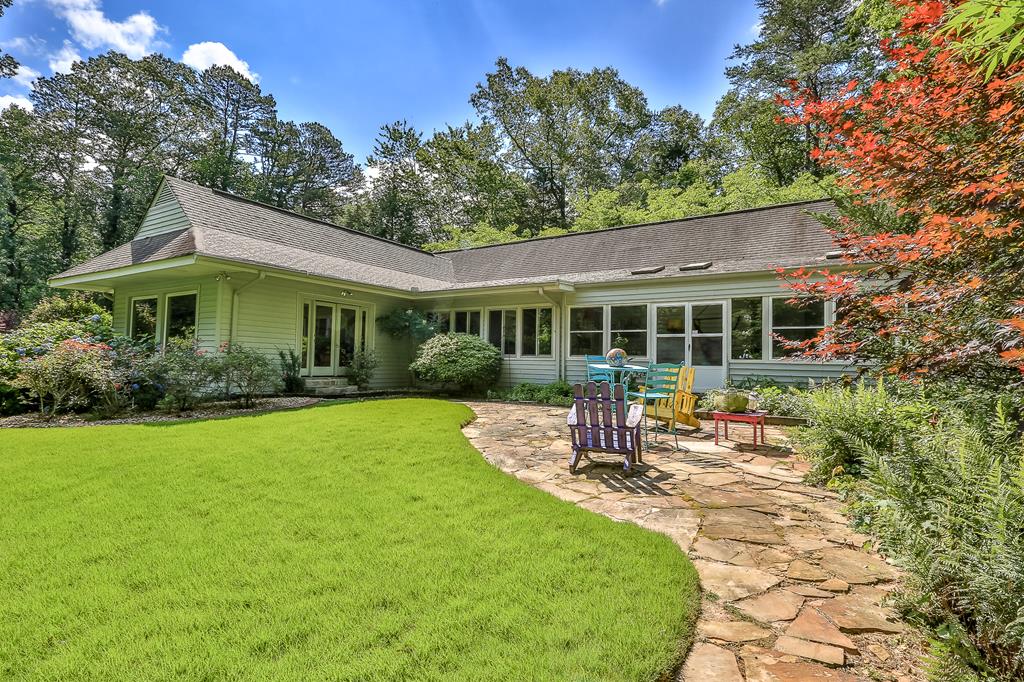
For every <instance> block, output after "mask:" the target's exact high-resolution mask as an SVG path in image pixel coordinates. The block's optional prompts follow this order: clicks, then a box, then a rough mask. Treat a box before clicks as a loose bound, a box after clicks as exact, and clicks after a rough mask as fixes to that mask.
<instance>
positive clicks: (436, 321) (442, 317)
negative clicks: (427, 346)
mask: <svg viewBox="0 0 1024 682" xmlns="http://www.w3.org/2000/svg"><path fill="white" fill-rule="evenodd" d="M427 324H429V325H430V327H431V329H433V330H434V333H435V334H447V333H448V332H449V331H451V313H449V312H448V311H447V310H445V311H440V312H439V311H432V312H429V313H427Z"/></svg>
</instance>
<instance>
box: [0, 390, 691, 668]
mask: <svg viewBox="0 0 1024 682" xmlns="http://www.w3.org/2000/svg"><path fill="white" fill-rule="evenodd" d="M471 416H472V413H471V412H470V410H469V409H468V408H467V407H465V406H463V405H458V404H453V403H446V402H441V401H431V400H392V401H377V402H367V403H350V404H340V405H331V406H327V407H317V408H311V409H305V410H299V411H294V412H279V413H275V414H268V415H263V416H255V417H244V418H234V419H222V420H213V421H205V422H189V423H178V424H163V425H132V426H97V427H85V428H75V429H38V430H29V429H26V430H4V431H0V678H2V679H97V680H99V679H102V680H110V679H131V680H140V679H159V678H169V677H176V678H186V679H275V680H276V679H302V680H307V679H333V680H392V679H402V680H419V679H437V680H440V679H445V680H448V679H465V680H468V679H473V680H477V679H494V680H512V679H543V680H552V679H572V680H597V679H601V680H612V679H622V680H638V679H656V678H658V677H659V675H661V674H663V673H664V672H665V671H666V670H667V669H669V668H671V667H672V666H673V665H674V664H675V663H676V662H677V661H678V660H679V657H680V654H681V649H684V648H685V647H686V646H688V644H689V641H690V637H691V633H692V628H693V623H694V619H695V615H696V611H697V608H698V595H697V591H698V588H697V577H696V574H695V572H694V570H693V567H692V566H691V564H690V563H689V561H688V560H687V559H686V557H685V556H684V555H683V554H682V553H681V552H680V551H679V550H678V549H677V548H676V546H675V545H674V544H673V543H672V542H671V541H669V540H668V539H667V538H665V537H663V536H660V535H656V534H654V533H649V532H647V531H644V530H641V529H640V528H637V527H636V526H633V525H631V524H622V523H615V522H613V521H611V520H609V519H607V518H604V517H602V516H598V515H596V514H591V513H589V512H586V511H583V510H582V509H579V508H577V507H575V506H573V505H570V504H567V503H564V502H561V501H559V500H557V499H555V498H553V497H551V496H549V495H547V494H546V493H542V492H540V491H538V490H535V489H533V488H531V487H529V486H527V485H525V484H523V483H520V482H518V481H516V480H515V479H514V478H512V477H509V476H507V475H505V474H502V473H501V472H499V471H498V470H496V469H494V468H492V467H491V466H490V465H488V464H487V463H486V462H485V461H484V460H483V458H482V457H481V456H480V455H479V454H478V453H477V452H476V451H475V450H474V449H473V448H472V446H471V445H470V444H469V443H468V441H466V439H465V438H464V437H463V436H462V434H461V433H460V431H459V426H460V424H461V423H463V422H465V421H468V420H469V419H470V418H471Z"/></svg>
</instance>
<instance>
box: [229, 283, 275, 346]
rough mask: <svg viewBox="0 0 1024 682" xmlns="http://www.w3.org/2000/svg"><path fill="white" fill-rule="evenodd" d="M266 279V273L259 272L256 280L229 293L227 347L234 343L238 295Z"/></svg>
mask: <svg viewBox="0 0 1024 682" xmlns="http://www.w3.org/2000/svg"><path fill="white" fill-rule="evenodd" d="M266 278H267V273H266V272H264V271H263V270H260V271H259V275H257V276H256V279H254V280H252V281H249V282H246V283H245V284H243V285H242V286H240V287H238V288H237V289H235V290H234V291H233V292H232V293H231V321H230V323H229V325H228V346H231V345H232V344H233V343H234V342H235V329H236V328H237V327H238V295H239V294H240V293H242V292H243V291H245V290H246V289H248V288H249V287H251V286H252V285H253V284H256V282H262V281H263V280H265V279H266Z"/></svg>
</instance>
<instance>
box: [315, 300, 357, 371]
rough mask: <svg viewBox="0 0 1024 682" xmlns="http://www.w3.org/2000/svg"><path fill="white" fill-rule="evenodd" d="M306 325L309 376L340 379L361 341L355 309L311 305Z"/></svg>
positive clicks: (322, 303) (323, 304)
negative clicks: (358, 342)
mask: <svg viewBox="0 0 1024 682" xmlns="http://www.w3.org/2000/svg"><path fill="white" fill-rule="evenodd" d="M311 305H312V309H313V311H312V312H313V314H312V316H311V319H310V320H309V321H308V324H309V329H308V332H307V333H308V335H309V338H310V339H311V340H312V343H310V344H308V345H309V348H308V351H307V352H308V353H309V358H308V365H309V367H311V368H312V370H311V372H310V374H312V376H342V375H344V374H346V373H347V371H348V367H349V365H350V364H352V356H353V355H354V353H355V351H356V344H357V341H358V340H359V339H361V338H362V323H361V316H360V315H358V314H357V312H358V311H357V309H356V308H350V307H348V306H343V305H339V304H337V303H330V302H327V301H313V302H312V303H311Z"/></svg>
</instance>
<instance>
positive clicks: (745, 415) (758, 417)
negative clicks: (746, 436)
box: [711, 410, 768, 448]
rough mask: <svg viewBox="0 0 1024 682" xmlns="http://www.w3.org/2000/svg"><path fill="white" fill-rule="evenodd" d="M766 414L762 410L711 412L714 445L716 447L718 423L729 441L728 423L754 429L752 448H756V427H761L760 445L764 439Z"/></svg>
mask: <svg viewBox="0 0 1024 682" xmlns="http://www.w3.org/2000/svg"><path fill="white" fill-rule="evenodd" d="M766 414H768V413H767V412H766V411H764V410H758V411H756V412H712V413H711V416H712V417H714V418H715V445H718V423H719V422H722V423H723V424H725V438H726V440H728V439H729V422H738V423H740V424H750V425H751V426H753V427H754V447H755V448H756V447H757V427H758V426H759V425H760V427H761V443H762V444H763V443H765V439H764V417H765V415H766Z"/></svg>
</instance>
